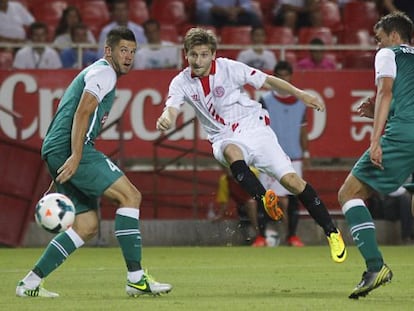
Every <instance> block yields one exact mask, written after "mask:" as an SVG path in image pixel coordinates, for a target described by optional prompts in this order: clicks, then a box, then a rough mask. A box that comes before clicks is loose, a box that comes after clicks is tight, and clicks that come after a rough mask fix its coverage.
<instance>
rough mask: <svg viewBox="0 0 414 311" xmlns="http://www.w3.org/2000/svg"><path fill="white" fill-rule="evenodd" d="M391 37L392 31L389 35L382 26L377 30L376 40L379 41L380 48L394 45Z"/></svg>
mask: <svg viewBox="0 0 414 311" xmlns="http://www.w3.org/2000/svg"><path fill="white" fill-rule="evenodd" d="M391 37H392V32H391V33H390V34H389V35H387V34H386V33H385V31H384V30H383V29H382V28H379V29H377V31H376V32H375V41H377V46H378V48H379V49H382V48H384V47H388V46H392V45H394V44H393V42H392V38H391Z"/></svg>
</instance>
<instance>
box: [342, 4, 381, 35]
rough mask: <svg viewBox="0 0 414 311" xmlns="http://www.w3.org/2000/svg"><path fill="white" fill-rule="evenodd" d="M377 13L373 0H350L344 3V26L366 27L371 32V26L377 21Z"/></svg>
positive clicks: (350, 27)
mask: <svg viewBox="0 0 414 311" xmlns="http://www.w3.org/2000/svg"><path fill="white" fill-rule="evenodd" d="M378 18H379V14H378V11H377V8H376V6H375V3H374V2H373V1H351V2H348V3H346V4H345V5H344V8H343V24H344V28H345V29H348V30H351V29H354V30H355V29H368V30H369V31H370V32H371V33H372V32H373V26H374V24H375V23H376V22H377V21H378Z"/></svg>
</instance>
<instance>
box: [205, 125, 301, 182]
mask: <svg viewBox="0 0 414 311" xmlns="http://www.w3.org/2000/svg"><path fill="white" fill-rule="evenodd" d="M229 144H235V145H237V146H238V147H239V148H240V149H241V150H242V152H243V157H244V160H245V161H246V163H247V165H249V166H254V167H255V168H257V169H258V170H259V171H260V172H264V173H266V174H267V175H269V176H271V177H274V178H276V179H277V180H280V178H282V176H284V175H286V174H288V173H295V169H294V168H293V166H292V162H291V161H290V158H289V157H288V156H287V154H286V153H285V152H284V151H283V149H282V147H280V145H279V141H278V139H277V137H276V134H275V133H274V132H273V130H272V129H271V127H270V126H266V125H264V124H263V125H259V126H256V127H254V128H248V129H238V130H237V131H236V132H235V133H234V134H233V135H232V136H231V137H226V138H224V139H221V140H217V141H216V142H214V143H213V146H212V147H213V154H214V157H215V158H216V159H217V161H219V162H220V163H221V164H223V165H224V166H226V167H227V166H229V163H227V161H226V159H225V158H224V155H223V151H224V149H225V147H226V146H227V145H229Z"/></svg>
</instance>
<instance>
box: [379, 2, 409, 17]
mask: <svg viewBox="0 0 414 311" xmlns="http://www.w3.org/2000/svg"><path fill="white" fill-rule="evenodd" d="M376 1H377V6H378V7H379V10H380V11H381V9H382V12H380V14H381V15H387V14H388V13H392V12H395V11H401V12H404V13H406V14H407V15H408V17H409V18H410V19H411V20H412V21H414V2H413V0H376Z"/></svg>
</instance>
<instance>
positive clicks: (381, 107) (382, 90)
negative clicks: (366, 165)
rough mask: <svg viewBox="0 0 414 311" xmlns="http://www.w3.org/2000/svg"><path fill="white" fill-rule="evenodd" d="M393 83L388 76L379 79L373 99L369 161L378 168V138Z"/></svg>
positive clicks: (387, 109)
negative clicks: (374, 98) (373, 109)
mask: <svg viewBox="0 0 414 311" xmlns="http://www.w3.org/2000/svg"><path fill="white" fill-rule="evenodd" d="M393 83H394V80H393V79H392V78H389V77H385V78H381V79H379V81H378V87H377V97H376V100H375V112H374V128H373V131H372V134H371V144H370V158H371V162H372V163H373V164H374V165H375V166H377V167H378V168H380V169H383V166H382V148H381V144H380V139H381V135H382V133H383V130H384V126H385V123H386V122H387V117H388V113H389V110H390V105H391V99H392V86H393Z"/></svg>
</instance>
